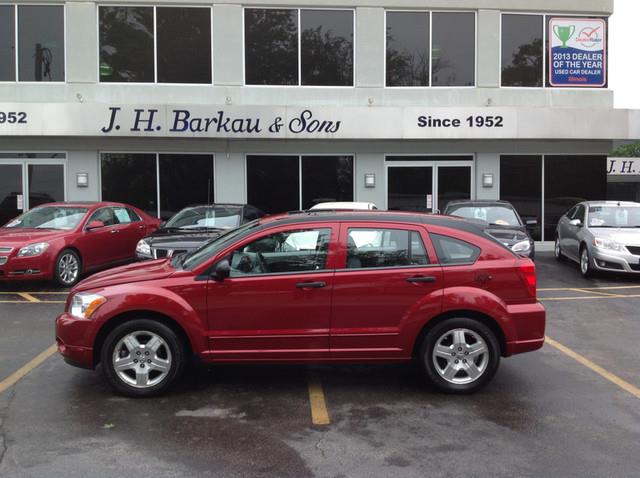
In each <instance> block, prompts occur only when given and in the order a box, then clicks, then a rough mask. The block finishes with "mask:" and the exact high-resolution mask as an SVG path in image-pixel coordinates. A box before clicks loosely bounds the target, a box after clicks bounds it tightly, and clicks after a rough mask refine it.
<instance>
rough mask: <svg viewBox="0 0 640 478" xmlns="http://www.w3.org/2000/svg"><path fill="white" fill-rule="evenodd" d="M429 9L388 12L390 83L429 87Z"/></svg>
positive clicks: (387, 70)
mask: <svg viewBox="0 0 640 478" xmlns="http://www.w3.org/2000/svg"><path fill="white" fill-rule="evenodd" d="M429 23H430V21H429V12H387V68H386V74H387V86H429V44H430V41H431V35H430V34H429Z"/></svg>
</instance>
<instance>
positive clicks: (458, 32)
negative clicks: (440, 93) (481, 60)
mask: <svg viewBox="0 0 640 478" xmlns="http://www.w3.org/2000/svg"><path fill="white" fill-rule="evenodd" d="M386 22H387V31H386V39H387V46H386V85H387V86H474V85H475V77H476V51H475V49H476V24H475V22H476V20H475V13H473V12H400V11H398V12H393V11H389V12H387V14H386Z"/></svg>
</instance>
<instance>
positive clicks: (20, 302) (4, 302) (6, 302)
mask: <svg viewBox="0 0 640 478" xmlns="http://www.w3.org/2000/svg"><path fill="white" fill-rule="evenodd" d="M0 304H66V302H65V301H64V300H38V301H36V302H28V301H26V300H0Z"/></svg>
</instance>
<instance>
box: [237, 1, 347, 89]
mask: <svg viewBox="0 0 640 478" xmlns="http://www.w3.org/2000/svg"><path fill="white" fill-rule="evenodd" d="M353 15H354V14H353V11H352V10H320V9H318V10H315V9H314V10H298V9H262V8H247V9H245V17H244V21H245V83H246V84H247V85H295V86H299V85H303V86H353V57H354V54H353V36H354V27H353V20H354V16H353Z"/></svg>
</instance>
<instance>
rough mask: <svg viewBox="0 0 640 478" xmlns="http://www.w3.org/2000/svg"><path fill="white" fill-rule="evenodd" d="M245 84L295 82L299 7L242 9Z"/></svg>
mask: <svg viewBox="0 0 640 478" xmlns="http://www.w3.org/2000/svg"><path fill="white" fill-rule="evenodd" d="M245 72H246V73H245V74H246V83H247V84H248V85H297V84H298V11H297V10H286V9H257V8H247V9H246V10H245Z"/></svg>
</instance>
